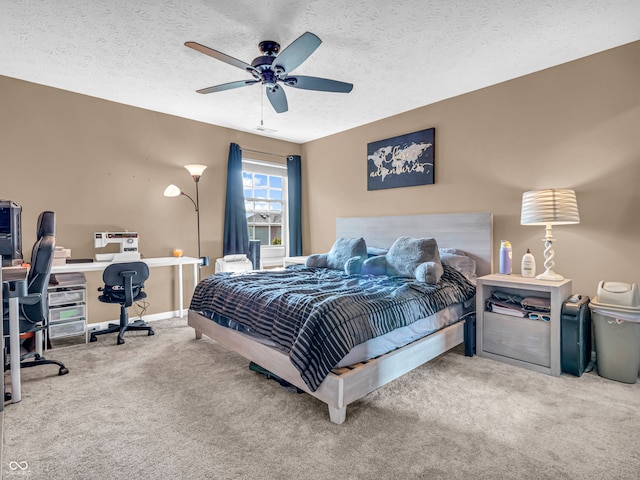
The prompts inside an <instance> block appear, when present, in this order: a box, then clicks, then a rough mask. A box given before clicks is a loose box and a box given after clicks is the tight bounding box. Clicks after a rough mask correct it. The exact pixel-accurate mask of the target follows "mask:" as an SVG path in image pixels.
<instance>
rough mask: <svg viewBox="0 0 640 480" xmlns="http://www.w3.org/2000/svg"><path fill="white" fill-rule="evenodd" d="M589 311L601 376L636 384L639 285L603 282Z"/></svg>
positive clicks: (639, 369)
mask: <svg viewBox="0 0 640 480" xmlns="http://www.w3.org/2000/svg"><path fill="white" fill-rule="evenodd" d="M589 308H591V321H592V322H593V329H594V335H595V346H596V364H597V367H598V374H599V375H600V376H602V377H605V378H608V379H611V380H616V381H618V382H624V383H636V382H637V381H638V373H639V372H640V293H639V292H638V285H637V284H635V283H633V284H630V283H621V282H600V283H599V284H598V291H597V295H596V297H595V298H594V299H593V300H591V303H590V304H589Z"/></svg>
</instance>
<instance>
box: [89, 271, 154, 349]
mask: <svg viewBox="0 0 640 480" xmlns="http://www.w3.org/2000/svg"><path fill="white" fill-rule="evenodd" d="M147 278H149V266H148V265H147V264H146V263H144V262H124V263H114V264H113V265H109V266H108V267H107V268H105V270H104V273H103V275H102V280H103V281H104V287H101V288H99V289H98V291H100V292H102V295H100V296H99V297H98V300H100V301H101V302H104V303H119V304H120V324H115V323H110V324H109V325H108V327H107V328H106V329H104V330H99V331H97V332H91V338H90V341H92V342H95V341H96V340H97V338H96V335H104V334H105V333H113V332H118V345H121V344H123V343H124V338H123V337H124V333H125V332H126V331H127V330H145V331H147V335H153V334H154V332H153V329H152V328H151V327H150V326H148V325H147V324H146V322H144V321H143V320H142V319H140V320H136V321H135V322H131V323H129V314H128V313H127V307H130V306H131V305H132V304H133V302H137V301H138V300H142V299H143V298H147V294H146V293H144V292H143V291H142V289H143V288H144V282H145V280H146V279H147Z"/></svg>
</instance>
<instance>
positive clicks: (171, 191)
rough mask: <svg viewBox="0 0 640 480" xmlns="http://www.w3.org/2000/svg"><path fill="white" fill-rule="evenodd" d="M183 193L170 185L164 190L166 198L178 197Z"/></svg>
mask: <svg viewBox="0 0 640 480" xmlns="http://www.w3.org/2000/svg"><path fill="white" fill-rule="evenodd" d="M181 193H182V190H180V188H179V187H176V186H175V185H173V184H172V185H169V186H168V187H167V188H165V189H164V196H165V197H177V196H179V195H180V194H181Z"/></svg>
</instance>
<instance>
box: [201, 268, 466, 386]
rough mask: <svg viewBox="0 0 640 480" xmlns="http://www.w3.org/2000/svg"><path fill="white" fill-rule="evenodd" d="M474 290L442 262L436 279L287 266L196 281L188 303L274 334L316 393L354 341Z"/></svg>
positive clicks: (412, 319) (247, 327) (411, 319)
mask: <svg viewBox="0 0 640 480" xmlns="http://www.w3.org/2000/svg"><path fill="white" fill-rule="evenodd" d="M474 294H475V287H474V286H473V285H472V284H471V283H470V282H469V281H468V280H467V279H466V278H465V277H464V276H463V275H462V274H460V273H459V272H458V271H456V270H454V269H453V268H451V267H449V266H446V265H445V268H444V274H443V276H442V278H441V280H440V282H439V283H438V284H437V285H428V284H425V283H420V282H417V281H415V280H413V279H409V278H400V277H387V276H373V275H347V274H345V273H344V272H342V271H339V270H331V269H325V268H305V267H303V266H292V267H288V268H287V269H285V270H265V271H256V272H248V273H244V274H231V273H218V274H216V275H212V276H210V277H208V278H206V279H204V280H202V281H201V282H200V283H199V284H198V285H197V287H196V289H195V292H194V295H193V298H192V300H191V305H190V309H191V310H194V311H196V312H199V313H202V314H203V315H205V316H208V317H209V318H214V317H215V318H216V319H218V320H222V321H223V323H224V322H225V321H227V320H231V321H232V322H236V323H238V324H240V325H241V326H242V327H243V328H242V329H243V330H248V331H250V332H253V333H255V334H258V335H261V336H263V337H266V338H268V339H270V340H272V341H273V342H275V344H276V345H277V346H278V347H279V348H281V349H282V350H283V351H285V352H287V353H288V354H289V357H290V359H291V362H292V363H293V365H294V366H295V367H296V368H297V369H298V371H299V372H300V375H301V376H302V378H303V380H304V381H305V383H306V384H307V385H308V386H309V388H310V389H311V390H312V391H315V390H316V389H317V388H318V386H319V385H320V383H322V381H323V380H324V378H325V377H326V376H327V374H328V373H329V372H330V371H331V369H332V368H333V367H334V366H335V365H337V363H338V362H339V361H340V360H341V359H342V358H343V357H344V356H345V355H346V354H347V353H349V351H350V350H351V348H353V347H354V346H355V345H358V344H360V343H362V342H364V341H366V340H369V339H371V338H374V337H377V336H379V335H383V334H385V333H387V332H390V331H391V330H394V329H396V328H399V327H403V326H406V325H409V324H411V323H413V322H415V321H416V320H419V319H421V318H424V317H427V316H429V315H432V314H433V313H435V312H437V311H438V310H441V309H443V308H445V307H446V306H448V305H451V304H453V303H460V302H464V301H466V300H469V299H470V298H472V297H473V295H474Z"/></svg>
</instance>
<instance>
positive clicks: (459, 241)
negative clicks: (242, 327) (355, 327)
mask: <svg viewBox="0 0 640 480" xmlns="http://www.w3.org/2000/svg"><path fill="white" fill-rule="evenodd" d="M492 231H493V229H492V215H491V214H490V213H454V214H434V215H410V216H397V217H396V216H393V217H357V218H338V219H337V220H336V238H339V237H356V238H357V237H364V239H365V240H366V242H367V246H372V247H387V248H388V247H390V246H391V244H392V243H393V242H394V241H395V239H396V238H398V237H400V236H403V235H406V236H412V237H433V238H435V239H436V240H437V242H438V246H439V247H441V248H446V247H455V248H458V249H460V250H464V251H465V252H466V254H467V255H469V256H470V257H472V258H473V259H474V260H475V261H476V267H477V269H476V270H477V274H478V276H482V275H487V274H489V273H491V265H492V251H493V250H492V244H493V241H492ZM188 324H189V325H190V326H191V327H193V328H194V329H195V331H196V338H197V339H200V338H202V334H203V333H204V334H205V335H207V336H208V337H210V338H212V339H213V340H215V341H216V343H218V344H220V345H222V346H223V347H225V348H228V349H230V350H232V351H234V352H237V353H239V354H240V355H242V356H244V357H245V358H247V359H248V360H250V361H252V362H255V363H257V364H258V365H260V366H261V367H263V368H265V369H267V370H269V371H270V372H273V373H274V374H276V375H277V376H279V377H280V378H282V379H284V380H286V381H287V382H289V383H291V384H293V385H295V386H296V387H298V388H300V389H301V390H304V391H305V392H307V393H309V394H310V395H313V396H314V397H316V398H318V399H319V400H321V401H323V402H324V403H326V404H327V405H328V406H329V417H330V419H331V421H332V422H333V423H337V424H341V423H343V422H344V421H345V419H346V415H347V405H349V404H350V403H352V402H354V401H355V400H358V399H360V398H362V397H364V396H365V395H367V394H368V393H370V392H372V391H373V390H375V389H377V388H379V387H381V386H383V385H385V384H387V383H389V382H390V381H392V380H394V379H396V378H398V377H400V376H402V375H404V374H405V373H407V372H409V371H411V370H413V369H414V368H416V367H418V366H420V365H422V364H423V363H426V362H428V361H429V360H431V359H433V358H435V357H437V356H438V355H441V354H442V353H444V352H446V351H448V350H450V349H451V348H453V347H455V346H456V345H459V344H461V343H462V342H463V338H464V322H458V323H455V324H453V325H451V326H449V327H446V328H444V329H442V330H439V331H438V332H435V333H433V334H431V335H429V336H427V337H424V338H421V339H419V340H416V341H415V342H413V343H410V344H409V345H406V346H404V347H402V348H399V349H397V350H394V351H392V352H389V353H387V354H386V355H382V356H380V357H378V358H375V359H372V360H369V361H367V362H363V363H362V364H359V365H358V366H355V368H351V369H340V371H339V372H338V371H337V370H334V371H333V372H331V373H330V374H329V375H328V376H327V378H325V380H324V381H323V382H322V383H321V384H320V387H319V388H318V389H317V390H316V391H315V392H312V391H310V390H309V387H307V385H306V383H305V382H304V380H302V377H301V376H300V373H299V372H298V371H297V370H296V368H295V367H294V366H293V364H292V363H291V361H290V360H289V357H288V356H287V355H286V354H284V353H282V352H281V351H279V350H276V349H275V348H272V347H269V346H267V345H264V344H261V343H259V342H256V341H255V340H253V339H251V338H250V337H248V336H246V335H244V334H242V333H240V332H238V331H236V330H232V329H229V328H225V327H222V326H220V325H218V324H217V323H215V322H213V321H211V320H209V319H208V318H206V317H203V316H201V315H200V314H198V313H196V312H194V311H192V310H189V317H188Z"/></svg>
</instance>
